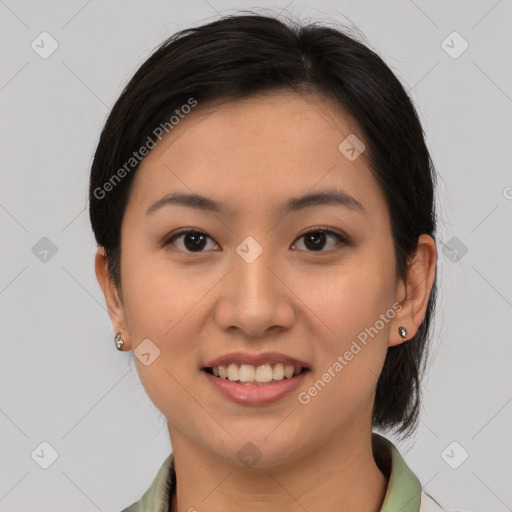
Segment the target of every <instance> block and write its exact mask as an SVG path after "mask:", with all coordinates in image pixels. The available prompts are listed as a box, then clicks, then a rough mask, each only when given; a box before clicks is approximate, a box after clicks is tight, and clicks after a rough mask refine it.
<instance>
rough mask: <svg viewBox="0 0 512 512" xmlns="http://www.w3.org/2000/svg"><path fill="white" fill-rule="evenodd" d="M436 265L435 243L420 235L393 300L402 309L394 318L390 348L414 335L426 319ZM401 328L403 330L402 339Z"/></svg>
mask: <svg viewBox="0 0 512 512" xmlns="http://www.w3.org/2000/svg"><path fill="white" fill-rule="evenodd" d="M436 262H437V248H436V243H435V241H434V239H433V238H432V237H431V236H430V235H426V234H423V235H421V236H420V237H419V239H418V246H417V249H416V253H415V255H414V258H413V260H412V261H411V263H410V265H409V268H408V271H407V277H406V282H405V283H404V282H403V281H400V284H399V286H398V288H397V293H396V300H397V301H398V302H399V304H400V305H401V306H402V307H401V309H400V312H399V313H398V314H397V315H396V316H395V323H394V325H393V328H392V330H391V334H390V338H389V343H388V345H389V346H395V345H399V344H401V343H403V342H404V341H407V340H410V339H411V338H413V337H414V336H415V335H416V333H417V331H418V328H419V327H420V325H421V323H422V322H423V319H424V318H425V312H426V310H427V305H428V300H429V298H430V292H431V291H432V287H433V285H434V280H435V276H436ZM401 327H403V328H405V330H406V335H405V336H403V331H402V330H401V329H400V328H401Z"/></svg>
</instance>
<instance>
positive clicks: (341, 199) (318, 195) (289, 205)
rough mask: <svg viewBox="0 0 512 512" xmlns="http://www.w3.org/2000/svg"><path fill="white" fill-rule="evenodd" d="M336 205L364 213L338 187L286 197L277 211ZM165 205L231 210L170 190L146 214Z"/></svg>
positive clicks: (196, 195) (208, 209) (362, 207)
mask: <svg viewBox="0 0 512 512" xmlns="http://www.w3.org/2000/svg"><path fill="white" fill-rule="evenodd" d="M329 205H338V206H344V207H346V208H349V209H351V210H353V211H356V212H359V213H362V214H366V210H365V208H364V206H363V204H362V203H360V202H359V201H358V200H357V199H356V198H355V197H352V196H351V195H349V194H347V193H346V192H343V191H342V190H338V189H328V190H322V191H319V192H315V193H310V194H305V195H303V196H299V197H292V198H290V199H288V200H287V201H286V202H285V203H284V204H283V205H281V206H280V207H279V208H278V212H279V213H280V214H282V215H285V214H287V213H290V212H297V211H300V210H303V209H305V208H310V207H313V206H329ZM165 206H185V207H188V208H195V209H198V210H203V211H209V212H216V213H223V214H226V215H227V214H230V213H231V212H230V211H229V210H228V209H226V207H225V206H224V205H223V204H222V203H221V202H220V201H216V200H215V199H212V198H210V197H206V196H202V195H200V194H191V193H185V192H171V193H169V194H166V195H165V196H164V197H162V198H161V199H159V200H158V201H157V202H156V203H154V204H152V205H151V206H150V207H149V208H148V209H147V210H146V215H149V214H152V213H154V212H156V211H158V210H160V209H161V208H163V207H165Z"/></svg>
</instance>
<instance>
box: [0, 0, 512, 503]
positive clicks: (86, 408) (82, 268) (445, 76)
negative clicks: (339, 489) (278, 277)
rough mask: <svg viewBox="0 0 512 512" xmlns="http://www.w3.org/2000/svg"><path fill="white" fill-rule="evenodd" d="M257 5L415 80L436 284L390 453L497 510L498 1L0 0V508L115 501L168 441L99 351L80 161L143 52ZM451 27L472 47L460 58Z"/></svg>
mask: <svg viewBox="0 0 512 512" xmlns="http://www.w3.org/2000/svg"><path fill="white" fill-rule="evenodd" d="M256 7H257V8H259V10H260V12H266V13H269V14H278V13H279V12H280V11H282V10H283V9H285V12H287V13H288V14H289V15H291V16H293V17H294V18H295V19H297V18H300V19H303V20H307V19H309V18H311V19H316V20H320V21H324V22H328V23H332V24H334V25H336V24H338V23H343V24H348V25H351V24H355V25H356V27H358V28H359V29H360V30H361V31H362V33H363V34H364V35H365V37H366V42H367V44H369V46H370V47H372V48H373V49H374V50H376V51H377V52H378V53H379V54H380V55H381V56H382V57H383V58H384V60H385V61H386V62H387V63H388V64H389V65H390V66H391V68H392V69H393V70H394V71H395V73H396V74H397V75H398V76H399V78H400V79H401V80H402V81H403V83H404V84H405V85H406V87H407V89H409V90H411V94H412V97H413V99H414V101H415V103H416V105H417V108H418V110H419V113H420V116H421V120H422V122H423V124H424V128H425V131H426V134H427V139H428V144H429V147H430V149H431V151H432V156H433V158H434V162H435V164H436V166H437V170H438V171H439V173H440V174H441V176H442V181H441V182H440V187H439V194H438V199H439V213H440V215H441V216H442V218H443V222H442V224H441V225H440V227H439V235H438V250H439V285H440V288H441V291H440V297H439V308H438V316H437V320H436V328H435V338H434V341H433V344H434V347H433V351H432V352H433V358H432V362H431V367H430V370H429V372H428V375H427V376H426V379H425V381H424V402H423V412H422V416H421V424H420V428H419V430H418V432H417V434H416V436H415V437H414V438H413V439H411V440H409V441H407V442H404V443H400V444H399V448H400V449H401V451H402V453H403V455H404V457H405V459H406V461H407V462H408V463H409V464H410V466H411V468H412V469H413V470H414V471H415V472H416V474H417V475H418V477H419V478H420V480H421V481H422V483H423V484H424V485H425V486H426V489H427V491H428V492H429V493H431V494H432V495H433V496H434V497H436V499H437V500H438V501H439V502H440V503H441V504H442V505H443V506H444V507H446V508H447V509H451V510H470V511H474V512H477V511H480V512H483V511H486V512H504V511H507V510H512V486H511V485H510V484H511V483H512V481H511V480H512V443H511V431H512V428H511V424H512V421H511V420H512V403H511V402H512V385H511V384H512V372H511V371H510V362H511V361H512V343H511V341H512V339H511V334H510V333H511V331H512V320H511V319H512V314H511V313H512V272H511V270H510V263H511V261H512V258H511V255H512V236H511V235H512V222H511V221H512V199H511V198H512V188H511V187H512V171H511V163H510V162H511V160H512V150H511V134H512V126H511V124H512V121H511V119H512V71H511V60H512V59H511V49H512V32H511V31H510V26H511V24H512V2H510V1H505V0H502V1H495V0H489V1H487V0H485V1H484V0H481V1H477V0H473V1H469V0H468V1H455V0H451V1H449V2H448V1H420V0H415V1H414V2H413V1H412V0H411V1H409V0H403V1H392V2H391V1H388V2H383V1H362V2H356V1H341V0H336V1H325V0H323V1H321V2H319V1H317V2H313V1H311V2H303V1H300V0H294V1H291V2H289V3H287V2H284V1H283V2H260V3H259V4H258V6H256V4H255V3H250V2H245V1H238V2H235V1H222V0H208V1H207V0H192V1H190V2H187V3H185V2H177V1H174V2H171V1H166V2H164V1H156V0H153V1H141V0H140V1H113V0H109V1H100V0H92V1H86V0H77V1H60V2H59V1H44V2H43V1H19V0H18V1H15V0H0V39H1V48H2V50H1V51H2V65H1V68H0V105H1V107H0V108H1V120H2V122H1V134H0V139H1V149H0V172H1V179H2V185H1V188H0V222H1V243H2V251H1V273H0V307H1V324H0V325H1V336H0V343H1V356H0V365H1V366H0V379H1V381H0V393H1V395H0V440H1V441H0V510H1V511H10V512H17V511H24V512H27V511H38V512H50V511H52V512H55V511H69V510H74V511H95V510H101V511H110V510H111V511H119V510H121V509H122V508H123V507H126V506H128V505H129V504H130V503H132V502H133V501H135V500H137V499H139V498H140V496H141V495H142V493H143V492H144V491H145V490H146V489H147V487H148V486H149V484H150V483H151V481H152V480H153V478H154V476H155V475H156V472H157V470H158V468H159V467H160V464H161V463H162V462H163V460H164V459H165V457H166V456H167V455H168V453H169V452H170V450H171V446H170V442H169V438H168V432H167V429H166V424H165V418H164V417H163V416H162V415H161V413H160V412H159V411H158V410H157V409H156V408H155V407H154V406H153V404H152V403H151V402H150V401H149V399H148V398H147V397H146V395H145V392H144V390H143V389H142V387H141V383H140V381H139V379H138V376H137V373H136V369H135V365H134V363H133V361H132V357H133V356H132V354H131V353H127V354H122V353H120V352H118V351H117V350H116V349H115V347H114V343H113V333H112V327H111V324H110V321H109V318H108V315H107V312H106V309H105V305H104V300H103V295H102V292H101V289H100V288H99V285H98V284H97V282H96V278H95V275H94V267H93V257H94V251H95V243H94V239H93V235H92V231H91V228H90V225H89V220H88V214H87V199H86V195H87V181H88V172H89V168H90V164H91V159H92V154H93V151H94V149H95V146H96V144H97V141H98V137H99V134H100V130H101V128H102V126H103V123H104V121H105V119H106V116H107V114H108V111H109V108H110V107H111V106H112V105H113V102H114V101H115V100H116V99H117V97H118V95H119V94H120V92H121V90H122V88H123V86H124V85H125V83H126V82H127V80H128V79H129V78H130V77H131V75H132V74H133V73H134V72H135V70H136V69H137V67H138V66H139V65H140V64H141V63H142V62H143V61H144V60H145V59H146V58H147V57H148V55H149V54H150V52H151V51H152V49H153V48H154V47H155V46H156V45H157V44H158V43H160V42H161V41H163V40H164V39H165V38H167V37H168V36H169V35H170V34H171V33H173V32H175V31H176V30H178V29H181V28H186V27H190V26H193V25H197V24H200V23H204V22H207V21H212V20H213V19H215V18H217V17H218V16H219V14H227V13H233V12H234V11H236V10H237V9H241V8H256ZM43 31H47V32H48V33H49V34H50V35H51V37H52V38H53V39H55V40H56V41H57V43H58V48H57V50H56V51H55V52H54V53H53V54H52V55H50V56H49V57H48V58H46V59H43V58H42V57H41V56H40V54H39V53H37V52H36V51H35V50H34V49H33V48H32V47H31V43H32V42H33V41H35V43H38V42H39V43H38V44H39V46H40V47H41V46H43V44H44V47H45V48H46V50H48V49H49V48H51V47H50V40H49V39H45V42H44V43H41V37H40V36H39V34H40V33H41V32H43ZM453 31H457V32H458V33H460V35H461V36H462V37H463V38H464V40H465V41H467V43H468V44H469V47H468V48H467V50H466V51H465V52H463V53H462V54H461V55H458V56H457V58H453V55H455V54H457V53H459V52H460V50H461V49H463V46H462V45H463V40H461V39H457V38H455V39H454V36H450V37H448V36H449V35H450V34H451V33H452V32H453ZM45 37H47V36H45ZM447 37H448V39H447V40H446V38H447ZM444 40H446V42H445V43H444V44H443V43H442V42H443V41H444ZM39 51H41V49H39ZM447 51H448V53H447ZM449 52H451V54H452V56H450V55H449ZM43 237H47V238H48V239H49V240H50V241H51V243H52V244H54V246H55V249H56V251H57V252H56V253H55V254H53V252H54V251H55V249H54V251H53V252H52V247H53V246H51V244H49V242H48V240H43V241H41V239H42V238H43ZM448 248H449V249H451V251H452V252H450V251H449V250H448ZM465 248H466V249H467V252H466V253H465V252H464V251H465V250H466V249H465ZM44 250H49V252H48V253H45V252H44ZM390 437H391V436H390ZM454 441H455V442H457V443H458V444H457V445H452V446H449V445H450V444H451V443H452V442H454ZM42 442H47V443H49V444H50V445H51V447H53V448H49V447H47V446H46V445H43V446H42V447H41V446H40V445H41V443H42ZM447 447H448V449H447ZM41 449H43V452H44V457H43V456H41V453H43V452H41ZM52 449H53V450H55V451H56V452H57V453H58V458H57V459H56V460H55V462H53V464H51V465H50V466H49V467H48V469H43V468H42V467H41V466H40V464H44V462H45V460H46V462H47V463H49V462H51V460H50V458H51V453H52ZM34 452H35V454H37V453H39V454H40V456H39V457H38V456H37V455H34V456H32V454H33V453H34ZM465 452H467V453H468V454H469V457H468V458H467V460H465V461H464V462H463V463H462V464H461V465H460V466H459V467H458V468H457V469H454V468H452V467H451V466H450V465H449V464H451V465H452V466H457V465H458V464H460V462H461V461H462V459H463V457H464V454H465ZM43 459H45V460H43Z"/></svg>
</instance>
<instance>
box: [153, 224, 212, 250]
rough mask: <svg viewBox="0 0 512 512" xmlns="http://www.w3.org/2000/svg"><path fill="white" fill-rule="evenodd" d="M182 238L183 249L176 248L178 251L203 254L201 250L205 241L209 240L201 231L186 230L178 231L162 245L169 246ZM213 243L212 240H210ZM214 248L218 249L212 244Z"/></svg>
mask: <svg viewBox="0 0 512 512" xmlns="http://www.w3.org/2000/svg"><path fill="white" fill-rule="evenodd" d="M182 237H183V246H184V247H185V249H183V247H178V248H179V249H180V250H185V252H187V251H188V252H204V251H203V248H204V247H205V246H206V245H207V243H206V240H207V239H208V238H209V239H210V240H212V238H210V237H209V236H208V235H207V234H206V233H204V232H203V231H199V230H197V229H188V230H183V231H179V232H178V233H175V234H174V235H172V236H171V237H170V238H168V239H167V240H166V241H165V242H164V243H163V245H164V246H167V245H170V244H174V242H175V241H176V240H178V239H179V238H182ZM212 241H213V240H212ZM214 245H215V247H219V246H218V245H217V244H214Z"/></svg>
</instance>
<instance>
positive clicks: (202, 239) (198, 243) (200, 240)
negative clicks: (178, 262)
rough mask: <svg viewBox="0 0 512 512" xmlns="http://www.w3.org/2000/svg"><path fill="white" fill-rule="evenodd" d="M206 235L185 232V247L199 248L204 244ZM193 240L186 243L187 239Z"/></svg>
mask: <svg viewBox="0 0 512 512" xmlns="http://www.w3.org/2000/svg"><path fill="white" fill-rule="evenodd" d="M205 239H206V237H205V236H204V235H203V234H202V233H187V234H186V235H185V239H184V244H185V247H186V248H187V249H189V250H190V249H192V250H193V249H199V250H201V249H202V248H203V247H204V245H205V243H204V242H205ZM189 240H195V241H194V242H193V243H192V244H188V243H187V241H189Z"/></svg>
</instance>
